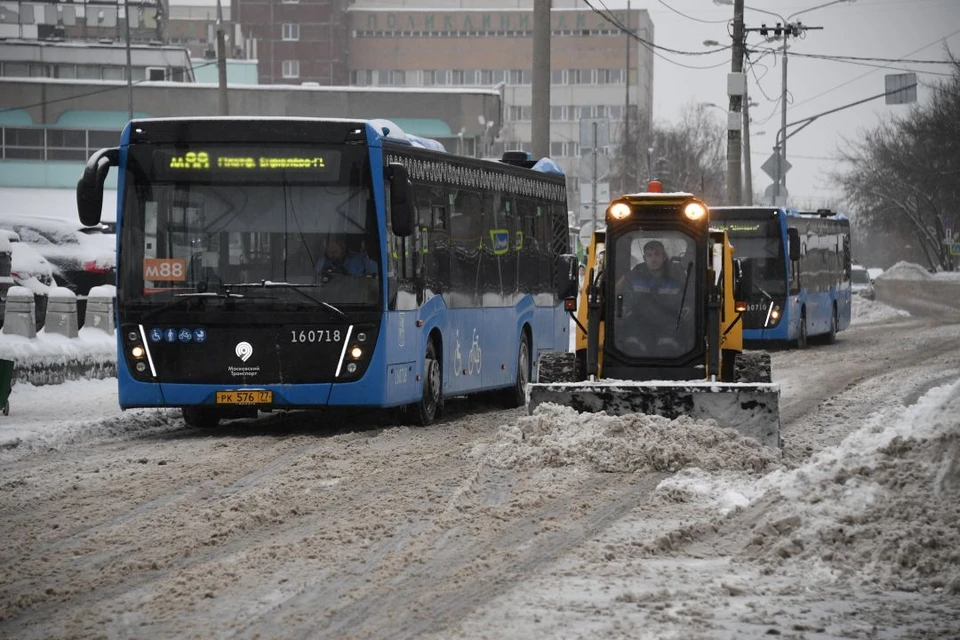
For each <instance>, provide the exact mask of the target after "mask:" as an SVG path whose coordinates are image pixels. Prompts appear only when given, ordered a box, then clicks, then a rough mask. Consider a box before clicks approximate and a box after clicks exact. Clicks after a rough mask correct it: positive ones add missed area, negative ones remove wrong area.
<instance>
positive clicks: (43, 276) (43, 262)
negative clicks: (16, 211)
mask: <svg viewBox="0 0 960 640" xmlns="http://www.w3.org/2000/svg"><path fill="white" fill-rule="evenodd" d="M0 236H2V237H3V238H4V240H6V241H7V242H8V243H9V244H10V276H11V278H12V279H13V284H16V285H19V286H21V287H27V288H28V289H30V290H31V291H33V293H34V294H39V295H47V293H49V291H50V289H51V287H53V286H54V284H55V281H54V277H53V274H54V271H55V269H54V267H53V265H52V264H50V262H49V261H48V260H47V259H46V258H44V257H43V255H42V254H41V253H40V252H39V251H37V250H36V249H34V248H33V247H32V246H30V245H29V244H26V243H25V242H22V241H21V240H20V235H19V234H18V233H17V232H16V231H11V230H10V229H0Z"/></svg>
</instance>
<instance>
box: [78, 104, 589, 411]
mask: <svg viewBox="0 0 960 640" xmlns="http://www.w3.org/2000/svg"><path fill="white" fill-rule="evenodd" d="M111 166H117V167H119V180H118V203H117V234H118V240H117V247H118V260H117V307H116V318H117V327H118V348H119V358H118V360H117V377H118V380H119V389H118V395H119V402H120V406H121V407H122V408H132V407H179V408H182V410H183V416H184V419H185V421H186V422H187V423H188V424H190V425H194V426H212V425H215V424H216V423H217V422H218V421H219V420H221V419H223V418H232V417H241V416H251V415H256V414H257V412H258V411H259V410H275V409H295V408H317V407H325V406H365V407H386V408H394V407H395V408H400V409H402V412H401V413H402V415H403V416H404V419H405V421H407V422H411V423H414V424H429V423H431V422H433V421H434V420H436V419H437V417H438V416H439V415H440V414H441V412H442V410H443V405H444V399H445V398H449V397H450V396H455V395H466V394H471V393H475V392H481V391H490V392H494V393H493V395H496V396H498V397H499V399H500V400H501V401H502V403H503V405H504V406H508V407H515V406H520V405H522V404H523V402H524V394H525V385H526V383H527V381H528V380H530V377H531V374H532V373H533V367H532V365H531V363H532V362H535V358H536V357H537V355H538V354H539V353H540V352H541V351H555V350H558V349H566V348H567V345H568V342H569V336H568V324H569V320H568V317H567V315H566V313H565V312H564V310H563V298H564V297H565V296H566V295H567V294H568V293H569V292H568V291H560V290H559V287H561V286H567V283H568V282H569V281H570V277H569V274H570V273H571V272H573V273H574V274H575V269H576V259H575V257H573V256H569V255H566V254H567V253H568V248H567V243H568V231H567V203H566V188H565V180H564V177H563V175H562V171H560V170H559V168H558V167H557V165H556V164H555V163H552V162H550V161H549V160H547V159H544V160H541V161H539V162H536V163H535V162H533V161H532V160H531V159H529V157H528V155H527V154H525V153H522V152H519V153H518V152H512V153H508V154H505V156H504V159H503V160H501V161H499V162H498V161H489V160H479V159H474V158H466V157H459V156H456V155H453V154H448V153H446V152H445V151H443V150H442V146H441V145H439V144H438V143H436V142H435V141H426V140H423V139H421V138H417V137H415V136H407V135H405V134H404V133H403V132H402V131H401V130H400V129H399V128H398V127H396V126H395V125H393V124H392V123H389V122H388V121H367V120H339V119H317V118H258V119H247V118H232V117H231V118H170V119H144V120H134V121H131V122H130V123H129V124H128V125H127V127H126V128H125V129H124V131H123V133H122V136H121V139H120V146H119V147H116V148H110V149H102V150H100V151H98V152H97V153H96V154H94V155H93V156H92V157H91V158H90V160H89V161H88V163H87V167H86V169H85V171H84V174H83V177H82V178H81V179H80V182H79V183H78V185H77V203H78V208H79V212H80V218H81V220H82V221H84V222H85V223H90V224H92V223H94V222H95V221H96V220H97V219H99V216H100V207H101V203H102V198H103V182H104V178H105V176H106V175H107V172H108V170H109V167H111ZM338 247H339V248H338ZM338 255H339V258H340V259H339V260H337V259H336V256H338ZM331 256H334V258H333V259H330V257H331ZM329 265H335V267H336V268H328V266H329ZM558 273H562V274H564V275H563V277H558ZM573 281H574V282H575V281H576V280H575V275H574V276H573ZM555 283H562V284H555Z"/></svg>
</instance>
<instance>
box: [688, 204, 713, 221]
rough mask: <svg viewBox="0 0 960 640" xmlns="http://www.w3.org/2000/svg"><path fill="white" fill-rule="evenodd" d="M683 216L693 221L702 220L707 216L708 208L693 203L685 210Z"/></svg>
mask: <svg viewBox="0 0 960 640" xmlns="http://www.w3.org/2000/svg"><path fill="white" fill-rule="evenodd" d="M683 215H685V216H687V217H688V218H690V219H691V220H700V219H702V218H704V217H706V215H707V208H706V207H705V206H703V205H702V204H700V203H699V202H691V203H690V204H688V205H687V206H686V207H684V208H683Z"/></svg>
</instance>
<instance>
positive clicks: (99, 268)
mask: <svg viewBox="0 0 960 640" xmlns="http://www.w3.org/2000/svg"><path fill="white" fill-rule="evenodd" d="M83 270H84V271H89V272H90V273H108V272H109V271H110V267H105V266H103V265H102V264H97V261H96V260H87V261H86V262H84V263H83Z"/></svg>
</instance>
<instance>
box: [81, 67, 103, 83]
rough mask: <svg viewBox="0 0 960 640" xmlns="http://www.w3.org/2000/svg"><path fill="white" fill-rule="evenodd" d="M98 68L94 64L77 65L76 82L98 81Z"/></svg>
mask: <svg viewBox="0 0 960 640" xmlns="http://www.w3.org/2000/svg"><path fill="white" fill-rule="evenodd" d="M99 79H100V67H99V66H98V65H95V64H78V65H77V80H99Z"/></svg>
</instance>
